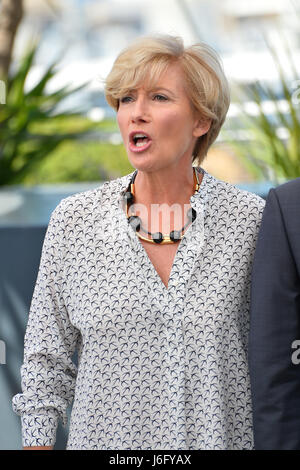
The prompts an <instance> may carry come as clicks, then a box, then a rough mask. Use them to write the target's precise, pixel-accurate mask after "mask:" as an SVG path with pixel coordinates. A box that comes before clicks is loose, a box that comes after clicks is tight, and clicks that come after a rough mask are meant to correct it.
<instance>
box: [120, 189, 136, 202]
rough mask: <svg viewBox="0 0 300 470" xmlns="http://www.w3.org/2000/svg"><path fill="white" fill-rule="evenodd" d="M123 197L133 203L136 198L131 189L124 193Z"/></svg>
mask: <svg viewBox="0 0 300 470" xmlns="http://www.w3.org/2000/svg"><path fill="white" fill-rule="evenodd" d="M123 198H124V200H125V201H126V202H129V203H131V202H132V201H133V199H134V196H133V194H132V193H131V192H130V191H126V193H125V194H124V196H123Z"/></svg>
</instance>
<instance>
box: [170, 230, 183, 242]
mask: <svg viewBox="0 0 300 470" xmlns="http://www.w3.org/2000/svg"><path fill="white" fill-rule="evenodd" d="M180 237H181V232H180V231H179V230H172V232H170V239H171V240H172V242H178V240H180Z"/></svg>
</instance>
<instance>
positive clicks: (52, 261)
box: [12, 201, 78, 446]
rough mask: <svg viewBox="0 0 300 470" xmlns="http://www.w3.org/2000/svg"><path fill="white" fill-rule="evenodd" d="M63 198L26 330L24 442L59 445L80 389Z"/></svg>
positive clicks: (20, 399)
mask: <svg viewBox="0 0 300 470" xmlns="http://www.w3.org/2000/svg"><path fill="white" fill-rule="evenodd" d="M63 202H64V201H62V202H61V203H60V204H59V205H58V206H57V208H56V209H55V210H54V211H53V213H52V215H51V219H50V222H49V226H48V229H47V233H46V236H45V240H44V244H43V249H42V256H41V261H40V266H39V272H38V276H37V281H36V285H35V288H34V293H33V297H32V301H31V307H30V311H29V318H28V324H27V328H26V333H25V340H24V362H23V365H22V367H21V379H22V393H20V394H18V395H15V396H14V397H13V399H12V405H13V410H14V411H15V412H16V413H17V414H19V415H20V416H21V421H22V443H23V446H50V445H54V443H55V439H56V429H57V425H58V420H59V418H60V419H62V421H63V424H64V425H66V424H67V415H66V409H67V406H68V405H69V404H70V403H71V401H72V399H73V395H74V389H75V379H76V373H77V369H76V366H75V364H74V363H73V362H72V356H73V353H74V351H75V347H76V343H77V340H78V330H77V329H76V328H75V327H74V326H73V325H72V324H71V322H70V320H69V317H68V312H67V309H66V307H65V304H64V298H63V282H64V260H63V256H64V250H65V249H66V240H65V235H64V224H63V210H62V207H63Z"/></svg>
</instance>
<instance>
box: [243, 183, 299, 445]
mask: <svg viewBox="0 0 300 470" xmlns="http://www.w3.org/2000/svg"><path fill="white" fill-rule="evenodd" d="M280 194H281V193H280ZM284 194H286V195H287V197H290V196H289V195H290V193H289V192H285V193H284ZM288 207H290V206H289V205H287V204H286V205H285V206H283V207H281V204H280V199H278V196H277V194H276V191H275V190H270V192H269V195H268V198H267V202H266V206H265V210H264V214H263V219H262V224H261V228H260V233H259V236H258V242H257V247H256V252H255V258H254V264H253V271H252V290H251V312H250V315H251V316H250V337H249V366H250V377H251V388H252V402H253V418H254V445H255V449H257V450H259V449H278V450H283V449H300V365H298V364H297V363H295V361H293V360H292V356H293V353H294V352H295V349H293V343H294V341H295V340H299V339H300V282H299V272H298V270H297V265H296V262H295V259H294V250H293V244H291V239H290V236H291V234H292V239H293V241H294V240H299V243H300V226H299V225H298V224H299V221H297V220H295V219H294V216H295V213H294V211H292V210H291V208H290V213H289V220H291V221H292V224H291V223H289V225H288V230H287V224H286V220H287V215H288ZM295 207H296V203H295V204H294V205H293V209H294V208H295ZM291 226H293V230H291ZM297 227H298V228H297ZM297 230H298V231H299V233H298V235H297V234H296V232H297Z"/></svg>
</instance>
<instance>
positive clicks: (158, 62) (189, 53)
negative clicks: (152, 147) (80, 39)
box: [104, 35, 230, 164]
mask: <svg viewBox="0 0 300 470" xmlns="http://www.w3.org/2000/svg"><path fill="white" fill-rule="evenodd" d="M172 63H179V64H180V66H181V69H182V71H183V74H184V77H185V83H184V87H185V91H186V93H187V95H188V97H189V99H190V102H191V105H192V109H193V110H194V111H196V112H198V115H199V116H201V118H202V119H203V120H204V121H206V120H208V119H210V120H211V126H210V129H209V131H208V132H207V133H206V134H205V135H203V136H201V137H199V138H198V139H197V141H196V144H195V147H194V149H193V159H192V161H193V162H194V161H196V160H197V163H199V164H200V163H201V162H202V161H203V159H204V158H205V156H206V154H207V151H208V149H209V147H210V146H211V145H212V143H213V142H214V141H215V139H216V138H217V136H218V134H219V132H220V129H221V127H222V125H223V123H224V121H225V117H226V114H227V111H228V108H229V104H230V91H229V86H228V82H227V79H226V77H225V75H224V71H223V67H222V64H221V60H220V59H219V56H218V55H217V53H216V52H215V51H214V49H212V48H211V47H210V46H208V45H207V44H204V43H202V42H201V43H197V44H194V45H192V46H190V47H187V48H185V47H184V45H183V40H182V38H180V37H177V36H170V35H156V36H144V37H140V38H138V39H136V40H135V41H134V42H133V43H132V44H131V45H129V47H127V48H125V49H124V50H123V51H122V52H121V53H120V54H119V55H118V57H117V58H116V60H115V62H114V64H113V67H112V69H111V71H110V73H109V75H108V76H107V78H106V80H105V86H104V90H105V97H106V100H107V102H108V104H109V105H110V106H111V107H112V108H113V109H114V110H115V111H117V110H118V108H119V100H120V98H121V97H122V96H124V95H125V94H127V93H128V92H129V91H130V90H133V89H136V88H137V87H138V86H139V85H140V84H141V83H150V88H152V87H154V86H155V85H156V83H157V82H158V80H159V77H160V76H161V74H162V73H164V72H165V71H166V69H167V68H168V66H169V65H170V64H172Z"/></svg>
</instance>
